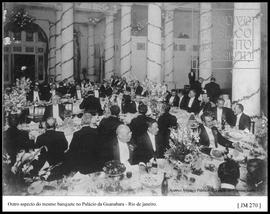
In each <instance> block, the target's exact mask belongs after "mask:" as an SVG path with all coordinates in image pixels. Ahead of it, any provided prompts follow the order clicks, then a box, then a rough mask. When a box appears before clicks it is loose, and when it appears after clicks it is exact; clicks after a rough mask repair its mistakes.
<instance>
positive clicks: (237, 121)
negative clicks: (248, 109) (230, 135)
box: [235, 113, 243, 129]
mask: <svg viewBox="0 0 270 214" xmlns="http://www.w3.org/2000/svg"><path fill="white" fill-rule="evenodd" d="M242 114H243V113H240V114H238V115H237V116H236V124H235V126H236V128H237V129H239V122H240V118H241V116H242Z"/></svg>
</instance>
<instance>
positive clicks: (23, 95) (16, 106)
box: [4, 79, 31, 114]
mask: <svg viewBox="0 0 270 214" xmlns="http://www.w3.org/2000/svg"><path fill="white" fill-rule="evenodd" d="M30 85H31V81H30V79H26V80H23V81H17V83H16V85H15V86H13V87H12V88H6V90H5V94H4V110H5V112H8V113H11V114H20V113H21V112H22V110H23V109H25V108H27V107H28V106H29V102H27V93H28V92H29V90H30Z"/></svg>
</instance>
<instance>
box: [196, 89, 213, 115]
mask: <svg viewBox="0 0 270 214" xmlns="http://www.w3.org/2000/svg"><path fill="white" fill-rule="evenodd" d="M211 109H212V103H211V102H210V98H209V95H208V94H207V93H204V94H202V101H201V103H200V113H199V116H201V115H202V114H203V112H206V111H211Z"/></svg>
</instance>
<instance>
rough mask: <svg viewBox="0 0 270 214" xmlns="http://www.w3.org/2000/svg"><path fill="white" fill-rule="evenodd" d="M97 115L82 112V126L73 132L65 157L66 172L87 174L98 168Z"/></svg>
mask: <svg viewBox="0 0 270 214" xmlns="http://www.w3.org/2000/svg"><path fill="white" fill-rule="evenodd" d="M97 118H98V115H97V114H96V115H91V114H90V113H84V114H83V116H82V119H81V126H82V128H81V129H80V130H79V131H77V132H74V134H73V138H72V140H71V143H70V146H69V150H68V152H67V154H66V158H65V165H66V166H65V167H66V168H67V172H70V171H79V172H80V173H83V174H88V173H92V172H95V171H96V170H99V163H98V152H101V151H98V150H99V147H100V145H99V135H98V130H97V124H96V123H97Z"/></svg>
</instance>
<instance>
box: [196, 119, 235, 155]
mask: <svg viewBox="0 0 270 214" xmlns="http://www.w3.org/2000/svg"><path fill="white" fill-rule="evenodd" d="M199 130H200V140H199V145H201V146H204V148H203V149H202V152H204V153H206V154H208V155H209V154H210V151H211V149H212V148H209V145H210V141H209V137H208V134H207V132H206V130H205V128H204V126H203V125H202V124H201V125H200V126H199ZM212 133H213V135H214V138H215V148H218V144H220V145H222V146H224V147H228V148H234V147H233V146H232V142H231V141H229V140H227V139H226V138H224V137H223V136H222V135H221V134H220V132H219V131H218V129H217V128H216V127H212Z"/></svg>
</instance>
